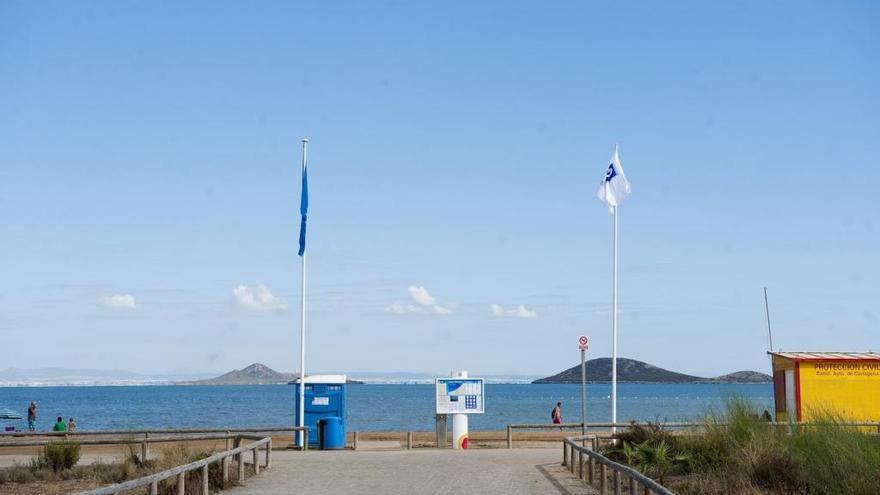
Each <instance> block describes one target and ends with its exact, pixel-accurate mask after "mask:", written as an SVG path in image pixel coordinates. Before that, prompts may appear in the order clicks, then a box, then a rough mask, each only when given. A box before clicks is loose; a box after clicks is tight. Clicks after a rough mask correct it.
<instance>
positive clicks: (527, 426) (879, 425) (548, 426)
mask: <svg viewBox="0 0 880 495" xmlns="http://www.w3.org/2000/svg"><path fill="white" fill-rule="evenodd" d="M707 425H717V426H724V425H725V423H712V422H702V423H694V422H690V423H688V422H670V423H637V422H630V423H590V422H587V426H586V429H589V428H612V427H614V428H629V427H630V426H642V427H647V426H656V427H660V428H662V429H664V430H666V429H687V428H705V427H706V426H707ZM767 425H769V426H777V427H789V428H792V429H795V428H797V429H799V430H801V429H804V428H808V427H809V428H823V427H835V426H844V427H859V428H876V430H877V434H880V422H855V423H827V424H826V423H809V422H800V423H783V422H777V421H768V422H767ZM575 428H584V426H583V423H561V424H553V423H518V424H509V425H507V448H508V449H512V448H513V430H556V429H558V430H571V429H575Z"/></svg>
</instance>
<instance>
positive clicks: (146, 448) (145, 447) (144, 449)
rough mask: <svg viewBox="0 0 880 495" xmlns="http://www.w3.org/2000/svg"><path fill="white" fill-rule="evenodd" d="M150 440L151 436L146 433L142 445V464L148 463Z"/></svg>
mask: <svg viewBox="0 0 880 495" xmlns="http://www.w3.org/2000/svg"><path fill="white" fill-rule="evenodd" d="M149 438H150V434H149V433H144V441H143V442H142V443H141V462H147V457H148V456H149V455H150V444H149V443H147V440H149Z"/></svg>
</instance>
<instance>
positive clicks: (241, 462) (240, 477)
mask: <svg viewBox="0 0 880 495" xmlns="http://www.w3.org/2000/svg"><path fill="white" fill-rule="evenodd" d="M238 441H239V439H237V440H236V443H238ZM236 448H237V447H236ZM243 481H244V456H243V455H241V454H238V482H239V483H241V482H243Z"/></svg>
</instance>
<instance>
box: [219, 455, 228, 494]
mask: <svg viewBox="0 0 880 495" xmlns="http://www.w3.org/2000/svg"><path fill="white" fill-rule="evenodd" d="M220 463H221V464H220V466H221V469H222V471H223V488H226V482H227V481H229V456H226V457H224V458H223V459H222V460H221V461H220Z"/></svg>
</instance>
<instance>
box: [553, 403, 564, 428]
mask: <svg viewBox="0 0 880 495" xmlns="http://www.w3.org/2000/svg"><path fill="white" fill-rule="evenodd" d="M550 418H551V419H552V420H553V424H554V425H561V424H562V402H557V403H556V407H554V408H553V412H551V413H550ZM559 431H562V428H561V427H560V428H559Z"/></svg>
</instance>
